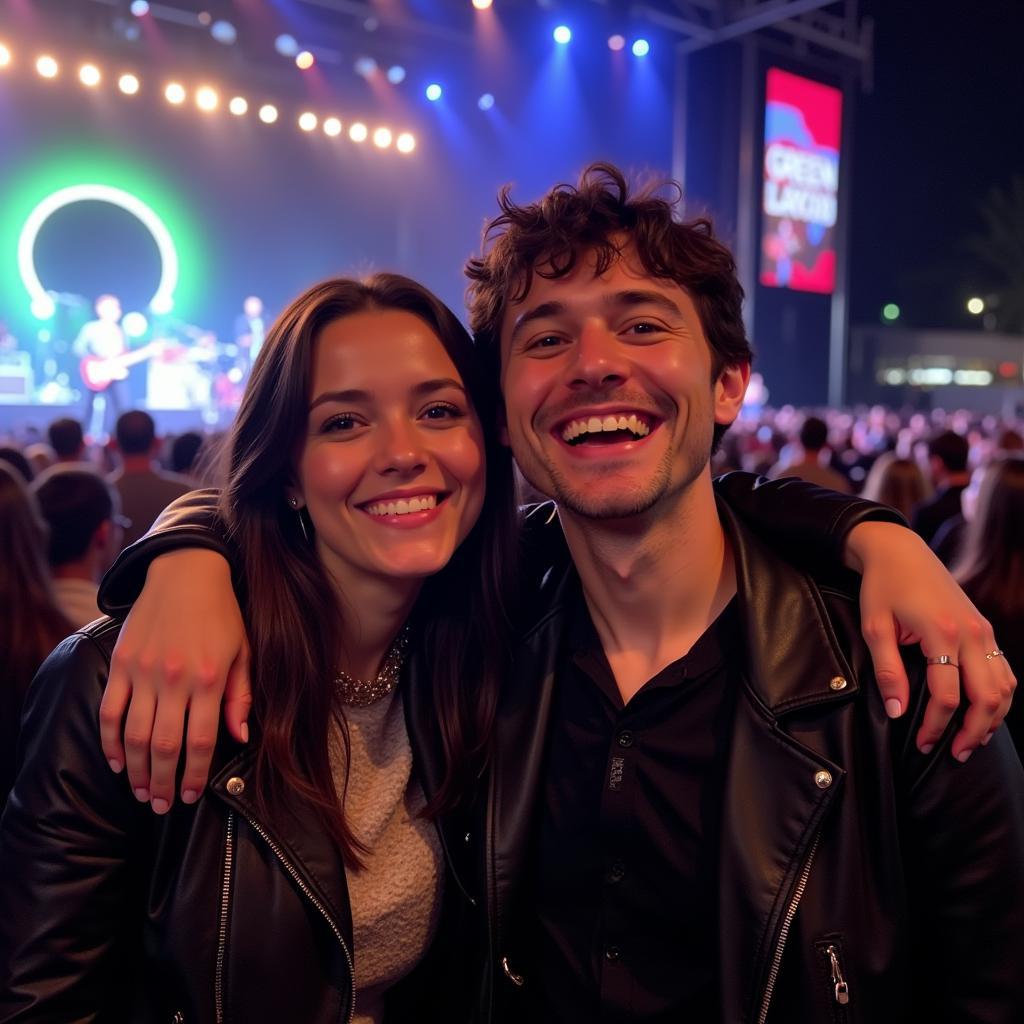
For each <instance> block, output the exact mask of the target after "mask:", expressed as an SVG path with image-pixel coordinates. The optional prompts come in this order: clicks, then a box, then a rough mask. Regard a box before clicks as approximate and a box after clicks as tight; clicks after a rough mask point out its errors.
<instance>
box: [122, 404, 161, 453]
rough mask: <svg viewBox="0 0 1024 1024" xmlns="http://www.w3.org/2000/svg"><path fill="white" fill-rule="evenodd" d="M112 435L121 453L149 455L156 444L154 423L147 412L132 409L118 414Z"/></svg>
mask: <svg viewBox="0 0 1024 1024" xmlns="http://www.w3.org/2000/svg"><path fill="white" fill-rule="evenodd" d="M114 436H115V437H116V438H117V447H118V448H119V449H120V451H121V454H122V455H151V454H152V452H153V446H154V445H155V444H156V423H154V422H153V417H152V416H150V415H149V413H148V412H143V411H142V410H141V409H132V410H131V411H130V412H124V413H121V415H120V416H118V418H117V424H116V426H115V427H114Z"/></svg>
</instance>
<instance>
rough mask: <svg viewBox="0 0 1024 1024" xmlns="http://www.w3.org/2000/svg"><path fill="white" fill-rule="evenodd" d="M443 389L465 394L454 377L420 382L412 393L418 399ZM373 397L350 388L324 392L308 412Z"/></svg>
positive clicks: (371, 399)
mask: <svg viewBox="0 0 1024 1024" xmlns="http://www.w3.org/2000/svg"><path fill="white" fill-rule="evenodd" d="M445 388H455V389H456V390H457V391H461V392H462V393H463V394H465V393H466V389H465V387H463V385H462V384H461V383H460V382H459V381H457V380H456V379H455V378H454V377H437V378H435V379H433V380H425V381H422V382H421V383H419V384H417V385H416V386H415V387H414V388H413V389H412V393H413V395H415V396H417V397H419V396H421V395H429V394H432V393H433V392H434V391H443V390H444V389H445ZM373 397H374V396H373V392H372V391H365V390H362V389H360V388H350V389H348V390H347V391H324V392H323V393H322V394H320V395H317V396H316V398H314V399H313V401H312V402H310V403H309V411H310V412H312V411H313V410H314V409H315V408H316V407H317V406H318V405H323V404H324V403H325V402H339V403H342V404H344V403H350V404H352V405H356V404H360V403H367V402H372V401H373Z"/></svg>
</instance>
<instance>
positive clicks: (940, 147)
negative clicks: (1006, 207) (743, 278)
mask: <svg viewBox="0 0 1024 1024" xmlns="http://www.w3.org/2000/svg"><path fill="white" fill-rule="evenodd" d="M863 13H864V14H867V15H871V16H873V17H874V18H875V23H876V31H875V57H876V66H875V83H874V91H873V92H872V93H871V94H869V95H866V96H865V95H860V96H858V97H857V98H856V102H857V115H856V141H855V154H854V162H853V172H854V180H853V193H852V216H853V225H852V236H851V237H852V263H851V275H852V276H851V299H852V310H851V313H852V317H851V319H852V321H853V322H854V323H864V322H877V320H878V316H879V311H880V309H881V307H882V305H883V304H884V303H886V302H890V301H895V302H896V303H898V304H899V305H900V307H901V309H902V312H903V316H902V321H901V322H902V323H905V324H908V325H914V326H933V327H977V325H978V324H977V319H976V318H974V317H970V316H969V315H968V314H967V313H966V312H965V311H964V302H965V301H966V299H967V297H968V296H969V295H970V294H972V293H974V292H984V290H985V289H984V284H985V280H984V277H983V276H982V275H981V274H980V273H979V270H978V268H977V267H976V266H975V265H974V262H973V260H972V258H971V257H970V255H969V254H967V253H965V251H964V249H963V239H964V238H965V237H966V236H968V235H970V234H972V233H974V232H977V231H979V230H980V229H981V220H980V217H979V215H978V212H977V206H978V203H979V202H980V200H981V199H982V198H983V197H984V196H985V194H986V193H987V192H988V191H989V189H990V188H992V187H993V186H1002V187H1005V186H1007V184H1008V183H1009V181H1010V179H1011V177H1012V176H1013V174H1015V173H1016V174H1024V45H1022V44H1024V4H1021V2H1020V0H981V2H975V3H963V2H954V0H926V2H913V3H911V2H909V0H866V2H865V3H864V4H863Z"/></svg>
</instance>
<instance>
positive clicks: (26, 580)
mask: <svg viewBox="0 0 1024 1024" xmlns="http://www.w3.org/2000/svg"><path fill="white" fill-rule="evenodd" d="M46 538H47V528H46V524H45V522H44V521H43V518H42V516H41V515H40V514H39V510H38V509H37V508H36V503H35V499H34V498H33V497H32V495H31V494H30V493H29V491H28V488H27V487H26V486H25V484H24V483H23V482H22V481H21V479H20V477H19V476H18V474H17V471H16V470H14V469H13V468H12V467H10V466H8V465H7V463H0V565H2V566H3V570H2V571H0V608H3V610H4V611H3V615H0V658H2V659H3V671H2V672H0V748H2V749H0V809H2V807H3V800H4V796H5V795H6V788H7V787H8V786H9V785H10V782H11V781H12V780H11V779H10V778H7V777H6V776H7V775H9V774H10V772H9V770H8V764H9V766H10V768H11V769H13V763H14V739H15V735H16V732H17V724H18V721H19V719H20V717H21V705H22V702H23V700H24V697H25V691H26V690H27V689H28V684H29V683H30V682H31V681H32V677H33V676H34V675H35V673H36V669H38V668H39V666H40V665H41V664H42V662H43V660H44V659H45V658H46V656H47V655H48V654H49V653H50V651H51V650H52V649H53V648H54V647H55V646H56V644H58V643H59V642H60V640H61V639H62V638H63V637H65V636H67V635H68V634H69V633H71V632H73V631H74V629H73V627H72V625H71V623H70V622H68V620H67V619H66V618H65V617H64V615H63V613H62V612H61V611H60V609H59V608H58V606H57V600H56V598H55V596H54V593H53V585H52V583H51V581H50V567H49V566H48V565H47V564H46V554H45V552H46Z"/></svg>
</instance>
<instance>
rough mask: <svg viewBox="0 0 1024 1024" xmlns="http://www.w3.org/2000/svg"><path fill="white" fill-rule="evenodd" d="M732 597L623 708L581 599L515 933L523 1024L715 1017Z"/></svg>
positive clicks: (562, 673)
mask: <svg viewBox="0 0 1024 1024" xmlns="http://www.w3.org/2000/svg"><path fill="white" fill-rule="evenodd" d="M735 605H736V602H735V600H734V601H733V602H731V603H730V605H729V606H728V607H727V608H726V610H725V611H724V612H723V613H722V615H720V616H719V618H718V619H717V620H716V621H715V622H714V623H713V624H712V626H711V627H710V628H709V629H708V630H707V631H706V632H705V633H704V635H703V636H702V637H701V638H700V639H699V640H698V641H697V642H696V643H695V644H694V646H693V647H692V649H691V650H690V652H689V653H688V654H687V655H686V656H685V657H682V658H680V659H679V660H678V661H675V662H673V663H672V664H671V665H669V666H668V667H667V668H665V669H664V670H663V671H661V672H659V673H658V674H657V675H656V676H655V677H654V678H653V679H650V680H648V682H647V683H646V684H645V685H644V686H643V688H642V689H641V690H640V691H639V692H638V693H637V694H636V695H635V696H634V697H633V698H632V699H631V700H630V702H629V703H628V704H627V705H623V702H622V697H621V695H620V694H619V691H618V688H617V686H616V683H615V678H614V675H613V673H612V671H611V667H610V666H609V664H608V660H607V658H606V657H605V654H604V651H603V650H602V648H601V642H600V639H599V638H598V635H597V631H596V630H595V628H594V626H593V623H592V622H591V620H590V616H589V613H588V611H587V607H586V604H585V602H584V601H583V597H582V593H580V595H579V600H578V608H579V612H578V614H577V615H576V617H575V621H574V622H572V624H571V625H570V628H569V629H568V630H567V631H566V639H565V644H564V648H563V653H562V659H561V664H560V667H559V672H558V677H557V679H556V684H555V695H554V703H553V707H552V717H551V727H550V732H549V739H548V748H547V755H546V771H545V775H544V785H543V795H542V805H541V811H540V820H539V822H538V828H537V834H536V842H535V851H534V858H533V864H532V868H533V891H532V893H531V896H532V899H531V904H532V906H531V909H530V911H528V913H529V917H528V919H527V920H528V924H527V928H526V933H525V935H524V939H525V943H524V946H525V953H526V956H527V961H526V963H527V968H526V970H525V971H524V973H525V975H526V978H527V981H526V985H525V986H524V989H523V991H522V995H523V996H524V997H525V999H526V1002H527V1005H528V1008H529V1020H530V1021H531V1024H541V1022H544V1024H548V1022H556V1021H557V1022H558V1024H573V1022H579V1024H584V1022H586V1024H595V1022H598V1021H600V1022H609V1024H610V1022H616V1024H617V1022H622V1024H625V1022H629V1024H633V1022H640V1021H642V1022H644V1024H655V1022H657V1024H663V1022H665V1024H667V1022H669V1021H671V1022H673V1024H680V1022H682V1021H688V1020H694V1021H706V1020H715V1019H717V1017H718V886H717V880H718V869H717V863H718V836H719V827H720V803H721V800H720V797H721V793H722V786H723V779H722V775H723V771H724V765H725V757H726V754H727V751H728V743H729V736H730V731H731V724H732V714H733V708H734V697H735V692H736V687H737V681H738V665H739V651H740V649H741V637H740V630H739V622H738V614H737V611H736V607H735Z"/></svg>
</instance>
